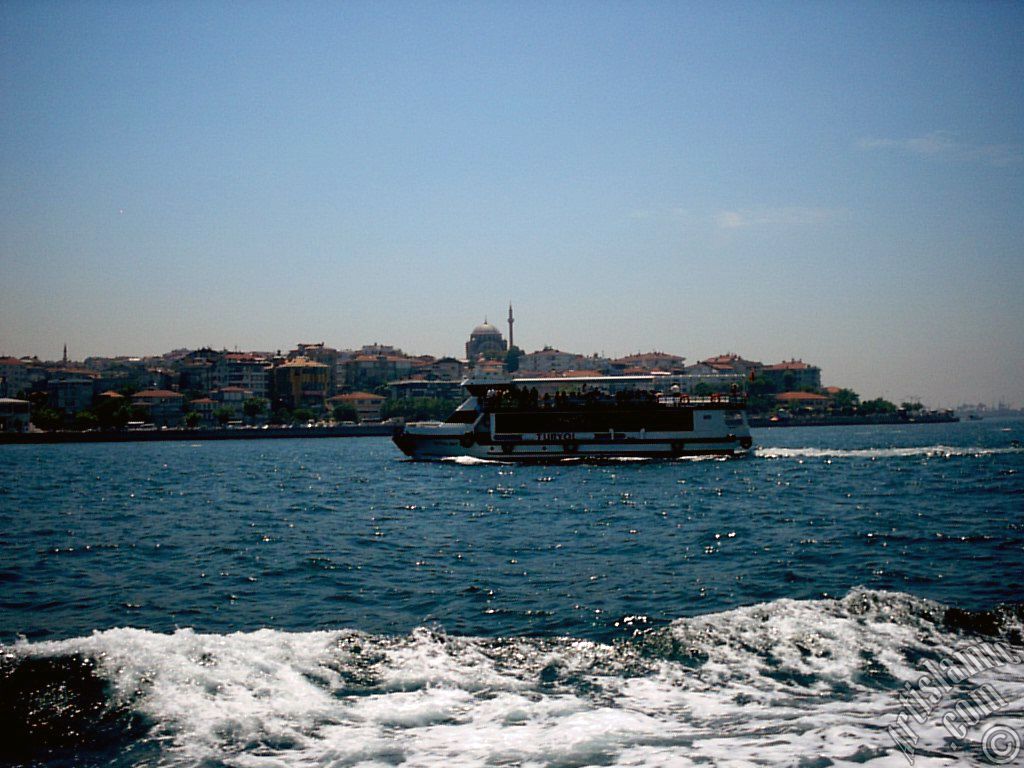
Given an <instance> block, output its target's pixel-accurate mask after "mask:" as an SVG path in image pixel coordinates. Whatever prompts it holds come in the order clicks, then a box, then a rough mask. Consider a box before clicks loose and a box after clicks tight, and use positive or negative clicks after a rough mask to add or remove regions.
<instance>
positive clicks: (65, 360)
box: [64, 344, 68, 365]
mask: <svg viewBox="0 0 1024 768" xmlns="http://www.w3.org/2000/svg"><path fill="white" fill-rule="evenodd" d="M67 364H68V345H67V344H65V345H64V365H67Z"/></svg>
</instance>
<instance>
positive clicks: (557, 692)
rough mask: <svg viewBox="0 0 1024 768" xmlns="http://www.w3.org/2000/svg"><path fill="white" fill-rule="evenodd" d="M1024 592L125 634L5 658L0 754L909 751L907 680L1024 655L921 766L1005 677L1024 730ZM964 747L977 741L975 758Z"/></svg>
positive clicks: (573, 759)
mask: <svg viewBox="0 0 1024 768" xmlns="http://www.w3.org/2000/svg"><path fill="white" fill-rule="evenodd" d="M1020 617H1021V610H1020V607H1019V606H1018V607H1015V608H1012V609H1011V608H1007V609H1002V610H1000V611H995V612H990V613H970V612H966V611H959V610H957V609H953V608H947V607H945V606H942V605H940V604H938V603H934V602H931V601H928V600H923V599H919V598H915V597H912V596H910V595H905V594H900V593H891V592H879V591H872V590H865V589H856V590H854V591H852V592H851V593H850V594H848V595H847V596H846V597H845V598H843V599H840V600H809V601H798V600H789V599H782V600H776V601H773V602H770V603H765V604H760V605H754V606H749V607H744V608H738V609H735V610H731V611H726V612H723V613H717V614H710V615H704V616H699V617H694V618H681V619H678V620H676V621H675V622H673V623H671V624H669V625H667V626H662V627H659V628H656V629H642V630H637V631H636V633H635V634H634V635H633V636H632V637H629V638H626V639H621V640H618V641H615V642H612V643H597V642H590V641H584V640H579V639H573V638H549V639H543V638H529V637H513V638H472V637H453V636H449V635H446V634H445V633H444V632H442V631H439V630H436V629H426V628H422V629H419V630H416V631H414V632H413V633H411V634H410V635H408V636H401V637H390V636H381V635H370V634H366V633H362V632H359V631H355V630H338V631H328V632H308V633H287V632H281V631H276V630H270V629H263V630H259V631H255V632H248V633H236V634H230V635H204V634H198V633H196V632H193V631H192V630H189V629H180V630H178V631H176V632H175V633H174V634H169V635H167V634H157V633H153V632H149V631H145V630H140V629H112V630H107V631H104V632H96V633H94V634H93V635H91V636H89V637H82V638H75V639H70V640H63V641H56V642H40V643H28V642H19V643H17V644H15V645H13V646H5V647H3V648H2V649H0V651H2V655H0V682H2V687H3V690H4V695H3V696H2V697H0V721H2V722H3V723H5V729H6V730H7V731H8V733H9V735H8V737H7V738H6V739H5V740H4V742H3V743H2V744H0V761H6V762H8V763H12V764H14V763H20V762H32V761H41V762H43V763H47V762H50V763H52V764H58V763H60V762H61V761H62V760H63V759H64V758H66V757H67V755H69V754H73V755H74V756H75V760H74V761H75V764H78V765H81V764H113V765H137V764H142V763H147V764H161V765H200V764H208V765H213V764H218V765H239V766H241V765H245V766H260V765H267V766H270V765H275V766H276V765H282V764H302V765H336V766H340V765H356V764H361V763H367V764H380V763H383V764H390V765H395V764H398V763H402V762H407V763H409V764H412V765H446V766H447V765H484V764H487V765H491V764H508V765H527V764H528V765H544V764H548V765H551V764H556V765H589V764H600V765H613V764H614V765H690V764H707V763H712V764H714V763H717V762H723V761H728V762H735V763H742V764H748V765H769V764H792V763H793V762H794V760H796V759H798V758H799V757H803V758H806V760H807V761H810V762H815V763H816V764H830V761H831V763H840V764H841V763H865V762H867V763H871V762H872V761H875V760H877V761H879V763H880V764H885V765H896V764H899V763H900V762H902V759H903V758H902V755H901V753H900V750H899V749H898V748H897V746H896V745H895V744H894V743H893V741H892V740H891V739H890V736H889V734H888V732H887V730H886V728H887V727H888V726H889V725H891V724H892V723H893V722H894V721H895V718H896V716H897V715H898V713H899V711H900V709H901V706H902V704H901V703H900V700H899V698H898V696H897V694H898V693H899V692H900V690H902V687H903V685H904V684H905V683H910V684H914V683H915V681H917V680H918V679H919V677H920V676H921V675H922V674H923V673H924V672H925V671H926V668H925V666H924V665H925V663H926V662H929V661H931V662H935V663H942V661H943V660H944V659H948V658H951V657H953V654H954V652H955V651H957V650H958V649H962V648H964V647H966V646H971V645H976V644H978V643H980V642H986V643H990V644H993V643H996V642H998V643H999V644H1000V645H999V647H1000V648H1003V649H1009V652H1010V653H1011V654H1014V657H1013V658H1015V659H1016V662H1015V663H1007V664H1002V665H997V666H994V667H992V668H989V669H986V670H984V671H982V672H980V673H979V674H977V675H975V676H973V677H971V679H970V680H967V681H964V682H963V683H962V684H961V685H960V686H958V687H956V688H954V689H953V690H951V691H949V692H948V694H947V695H946V696H945V697H943V699H942V700H941V701H939V702H937V703H936V704H935V706H934V708H933V710H932V711H931V712H930V714H929V715H928V718H927V719H926V721H925V722H924V723H921V724H918V723H917V722H916V721H914V723H913V725H914V728H915V729H916V732H917V734H918V735H919V741H918V742H917V744H916V747H915V750H916V754H917V761H916V762H915V766H917V765H921V764H923V765H949V764H952V763H955V762H958V761H960V760H962V759H963V755H964V754H968V755H970V754H974V753H972V751H971V750H975V752H977V746H976V745H977V743H978V742H977V739H978V734H979V729H980V728H981V727H982V726H984V725H985V724H986V723H987V722H988V721H987V720H983V721H982V722H981V723H979V724H977V726H976V727H974V728H972V729H971V730H970V731H969V732H968V734H967V736H966V737H965V738H964V739H961V740H959V741H955V740H953V739H951V737H950V735H949V733H947V732H946V729H945V728H943V727H942V716H943V715H944V714H946V713H949V712H954V707H955V705H956V704H957V702H958V701H960V700H961V699H962V698H963V696H965V695H967V694H969V692H970V691H971V690H973V689H975V688H977V687H978V686H980V685H988V686H990V687H991V688H992V689H993V690H995V691H997V692H998V694H999V695H1000V696H1001V697H1002V698H1003V699H1004V700H1005V701H1007V702H1017V705H1016V708H1013V707H1009V708H1007V709H1004V710H1002V711H1001V712H999V713H998V715H995V716H993V717H994V718H997V719H998V721H999V722H1000V723H1003V724H1006V725H1008V726H1010V727H1012V728H1015V729H1016V731H1017V732H1018V733H1020V732H1021V729H1022V728H1024V712H1022V711H1021V709H1020V706H1019V702H1020V701H1021V700H1022V697H1024V667H1022V666H1021V664H1020V662H1021V661H1022V660H1024V647H1022V646H1021V645H1020V643H1021V621H1020ZM964 750H966V752H965V751H964Z"/></svg>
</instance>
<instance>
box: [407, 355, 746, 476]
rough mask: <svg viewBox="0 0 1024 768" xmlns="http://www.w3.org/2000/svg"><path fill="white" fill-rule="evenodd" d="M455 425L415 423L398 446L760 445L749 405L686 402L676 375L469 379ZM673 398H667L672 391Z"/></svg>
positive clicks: (515, 453)
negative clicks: (754, 441)
mask: <svg viewBox="0 0 1024 768" xmlns="http://www.w3.org/2000/svg"><path fill="white" fill-rule="evenodd" d="M463 386H464V387H465V388H466V389H467V390H468V391H469V395H470V396H469V398H468V399H467V400H466V401H465V402H464V403H462V405H460V406H459V407H458V408H457V409H456V410H455V411H454V412H453V413H452V415H451V416H449V417H448V418H447V419H446V420H445V421H443V422H439V421H430V422H413V423H410V424H406V425H405V426H404V427H403V428H402V429H401V430H399V432H398V433H397V434H396V435H395V436H394V441H395V444H396V445H397V446H398V447H399V448H401V449H402V451H403V452H404V453H406V454H407V455H409V456H412V457H413V458H416V459H440V458H445V457H451V456H472V457H476V458H481V459H496V460H500V461H550V460H557V459H564V458H568V457H573V458H589V459H594V458H618V457H649V458H676V457H680V456H737V455H743V454H745V453H746V452H747V451H748V449H749V448H750V446H751V438H750V428H749V427H748V425H747V418H746V398H745V397H744V396H743V394H742V393H741V392H739V390H738V389H736V388H734V391H733V392H732V393H730V394H720V395H708V396H705V397H694V396H691V395H686V394H682V393H681V391H680V387H679V385H678V384H676V383H673V377H671V376H661V375H657V376H602V377H586V378H551V379H548V378H544V379H501V380H489V381H474V380H467V381H465V382H463ZM666 390H667V391H666Z"/></svg>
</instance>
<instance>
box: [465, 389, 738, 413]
mask: <svg viewBox="0 0 1024 768" xmlns="http://www.w3.org/2000/svg"><path fill="white" fill-rule="evenodd" d="M483 406H484V409H485V410H487V411H490V412H496V413H511V412H516V411H525V410H529V411H536V410H541V411H545V410H552V411H585V410H595V409H613V408H630V409H631V408H640V409H643V408H693V407H706V406H714V407H719V408H723V407H730V406H731V407H732V408H735V409H737V410H742V409H744V408H746V407H747V398H746V396H745V395H744V394H742V393H727V392H723V393H711V394H707V395H688V394H669V395H665V394H659V393H653V392H652V393H625V392H620V393H617V394H616V395H609V394H603V393H597V392H590V393H584V394H579V393H571V394H566V395H556V396H555V397H550V396H549V397H544V398H532V397H519V398H517V397H514V396H509V395H508V394H507V393H503V394H500V395H496V396H494V397H485V398H484V399H483Z"/></svg>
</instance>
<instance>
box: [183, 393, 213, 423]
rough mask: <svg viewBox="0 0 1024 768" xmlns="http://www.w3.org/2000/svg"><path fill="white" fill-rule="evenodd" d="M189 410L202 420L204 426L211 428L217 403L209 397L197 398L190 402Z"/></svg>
mask: <svg viewBox="0 0 1024 768" xmlns="http://www.w3.org/2000/svg"><path fill="white" fill-rule="evenodd" d="M188 405H189V410H191V411H195V412H196V413H198V414H199V416H200V417H201V418H202V424H203V425H204V426H211V425H212V424H213V422H214V418H213V412H214V411H215V410H217V408H218V406H217V401H216V400H214V399H212V398H209V397H199V398H196V399H195V400H193V401H192V402H190V403H189V404H188Z"/></svg>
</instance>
